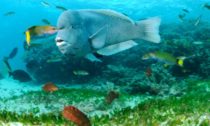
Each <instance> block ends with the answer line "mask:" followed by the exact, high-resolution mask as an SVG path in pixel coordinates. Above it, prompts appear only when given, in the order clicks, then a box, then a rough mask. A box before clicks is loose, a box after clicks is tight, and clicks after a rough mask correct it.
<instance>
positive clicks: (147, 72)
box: [145, 67, 152, 77]
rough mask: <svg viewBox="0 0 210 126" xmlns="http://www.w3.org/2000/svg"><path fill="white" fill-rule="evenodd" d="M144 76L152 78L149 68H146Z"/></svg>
mask: <svg viewBox="0 0 210 126" xmlns="http://www.w3.org/2000/svg"><path fill="white" fill-rule="evenodd" d="M145 74H146V76H147V77H150V76H152V69H151V68H150V67H147V69H146V71H145Z"/></svg>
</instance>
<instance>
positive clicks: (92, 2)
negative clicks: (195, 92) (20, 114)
mask: <svg viewBox="0 0 210 126" xmlns="http://www.w3.org/2000/svg"><path fill="white" fill-rule="evenodd" d="M43 2H47V3H48V4H49V5H44V4H43ZM205 3H208V4H209V5H210V0H0V5H1V6H0V28H1V32H0V40H1V42H0V75H1V74H2V73H3V72H4V71H5V65H4V63H3V62H2V59H3V58H4V57H5V56H8V55H9V54H10V52H11V51H12V49H13V48H15V47H18V53H17V55H16V56H15V57H14V58H13V59H12V60H10V61H9V63H10V65H11V66H12V69H13V70H16V69H21V70H25V71H27V72H28V74H29V75H30V76H32V78H33V79H32V80H33V81H31V82H29V83H26V85H24V83H19V82H18V81H16V80H14V79H12V77H7V76H6V77H5V76H4V77H5V79H2V78H3V77H0V92H1V90H2V92H3V91H4V92H7V95H5V96H8V99H9V97H12V95H16V94H15V93H14V91H13V90H15V91H16V92H18V93H17V94H18V95H22V94H23V95H22V96H20V97H19V98H20V99H21V98H22V97H23V96H24V95H25V94H26V95H25V96H26V97H27V96H28V99H26V101H24V100H25V99H24V100H23V102H26V107H25V106H24V105H23V106H22V105H19V104H22V101H21V100H22V99H21V100H19V101H18V100H17V105H16V104H12V105H11V103H10V102H9V100H10V99H9V100H7V101H8V102H7V101H6V100H5V101H6V102H5V103H7V104H5V103H4V101H3V100H2V101H0V107H2V106H1V105H4V106H6V107H8V108H9V107H10V105H11V108H13V109H12V110H14V111H15V110H16V107H17V108H18V109H17V111H22V110H21V109H22V108H21V107H23V108H24V107H25V108H27V109H28V108H30V107H31V106H27V102H28V103H29V104H32V107H31V108H30V109H31V110H33V107H34V106H35V107H36V105H37V106H39V103H40V104H41V105H42V104H45V106H47V107H48V100H47V99H45V95H46V94H44V95H43V96H40V97H44V98H43V99H41V98H39V95H37V94H42V93H43V92H44V91H43V90H44V89H43V87H42V86H43V85H44V84H45V82H48V81H50V82H51V81H52V82H53V81H55V84H56V85H57V86H58V87H59V86H60V87H61V88H66V89H68V88H72V87H73V88H75V87H76V88H78V89H79V91H81V90H84V88H83V87H87V89H91V90H94V91H101V92H102V93H104V92H108V91H110V90H114V88H116V87H117V88H119V92H120V90H123V91H124V92H123V91H122V92H123V93H125V92H126V93H128V92H129V95H128V96H127V94H126V93H125V94H126V97H127V98H128V99H125V101H126V100H127V101H126V103H124V101H123V100H122V99H123V98H122V99H121V100H122V102H121V101H120V102H119V101H118V102H119V103H118V104H114V105H113V106H111V105H110V106H108V107H107V108H109V109H110V110H112V109H115V107H114V106H120V107H122V106H123V107H128V106H134V104H135V105H137V104H139V103H140V102H141V101H143V100H144V99H150V98H153V97H154V98H156V96H158V97H159V96H160V97H162V96H165V97H168V96H175V97H176V96H177V97H179V96H182V95H184V94H185V93H186V92H185V89H187V88H188V87H187V86H188V85H187V84H188V79H192V80H193V79H194V80H196V79H198V80H199V79H200V80H202V79H203V80H204V79H209V74H210V72H209V70H210V65H209V61H210V55H209V54H210V53H208V52H210V51H209V48H208V47H209V42H210V38H209V37H210V36H208V35H209V33H203V31H202V30H205V31H207V32H208V31H210V29H209V28H206V29H205V27H208V26H209V24H210V10H209V9H207V8H204V7H203V5H204V4H205ZM56 6H61V7H64V8H67V9H71V10H75V9H111V10H115V11H118V12H120V13H123V14H125V15H127V16H128V17H130V18H132V19H133V20H136V21H137V20H141V19H145V18H149V17H154V16H158V17H160V18H161V20H162V21H161V26H160V35H161V39H162V41H163V42H162V43H160V44H156V45H153V44H151V43H149V44H151V45H149V44H148V43H146V44H143V46H142V45H141V46H142V47H143V48H142V49H139V48H141V47H137V48H134V49H133V50H131V53H130V52H129V51H127V52H126V51H125V53H124V54H123V53H120V54H119V55H118V54H116V55H114V56H110V57H105V58H104V57H103V58H104V59H103V61H104V62H102V63H92V62H89V61H88V60H84V59H82V60H81V61H80V60H75V62H72V61H71V59H70V60H68V58H66V59H64V60H63V61H60V62H58V65H57V64H56V63H57V62H56V63H52V64H50V63H49V64H48V63H46V61H47V59H48V57H47V56H44V58H43V59H42V60H40V62H39V63H37V64H38V65H37V64H36V65H34V66H33V63H34V62H32V65H31V66H30V67H29V68H28V69H27V67H26V64H29V63H26V62H24V59H27V58H28V59H30V56H31V55H32V54H33V53H36V52H33V51H31V52H30V51H28V52H29V53H28V54H30V55H28V57H27V58H26V57H25V56H26V55H25V54H26V52H27V51H26V50H24V48H23V43H24V41H25V34H24V32H25V31H26V30H27V29H28V28H29V27H31V26H34V25H46V24H45V23H44V22H43V21H42V19H47V20H48V21H49V22H50V24H51V25H52V26H56V24H57V20H58V17H59V16H60V15H61V14H62V12H63V11H62V10H59V9H58V8H56ZM183 9H186V10H187V11H189V12H185V13H186V17H185V19H184V21H181V20H180V18H179V17H178V15H179V14H183V13H184V12H183ZM10 11H13V12H15V14H13V15H8V16H5V13H7V12H10ZM201 15H202V18H201V22H202V23H203V24H202V23H200V24H201V25H198V26H194V25H192V22H191V24H190V21H193V22H195V21H196V19H197V18H198V17H199V16H201ZM166 24H169V26H170V25H171V29H172V30H171V31H170V27H169V26H167V25H166ZM173 24H176V26H177V27H179V28H180V29H181V30H179V29H176V27H174V26H175V25H174V26H173ZM177 24H179V25H177ZM185 25H186V26H187V27H184V26H185ZM164 26H166V27H164ZM192 26H193V27H192ZM164 28H165V29H164ZM182 28H183V29H182ZM187 28H189V29H192V30H188V29H187ZM167 32H168V33H167ZM182 33H183V35H182ZM176 37H177V38H176ZM197 38H198V39H197ZM200 38H201V39H200ZM202 39H203V40H202ZM197 41H199V42H203V43H204V44H203V43H202V44H200V43H199V42H197ZM173 42H174V43H173ZM182 42H186V45H185V44H183V43H182ZM187 42H188V44H189V43H190V45H188V44H187ZM193 42H197V43H194V45H193ZM53 43H54V44H55V42H54V41H53ZM180 43H181V44H180ZM141 44H142V43H141ZM147 44H148V45H147ZM164 44H165V45H164ZM176 44H177V45H176ZM139 45H140V44H139ZM171 45H172V46H171ZM173 46H175V47H173ZM54 47H56V46H54ZM147 47H148V48H147ZM179 47H180V48H179ZM56 48H57V47H56ZM135 49H136V50H135ZM137 49H138V50H137ZM161 49H162V50H163V51H168V52H170V54H172V55H174V56H186V57H187V58H189V59H190V58H192V60H193V63H191V62H190V61H191V59H190V60H189V62H188V63H189V66H188V65H186V66H182V67H180V66H178V65H177V64H173V67H171V66H170V65H168V64H163V63H159V62H158V60H157V61H156V60H154V61H153V60H148V61H144V60H142V59H141V56H142V55H144V54H145V53H148V52H149V51H153V50H158V51H159V50H161ZM43 50H44V49H43ZM46 50H47V49H46ZM162 50H161V51H162ZM48 51H49V50H48ZM50 51H51V52H53V51H52V50H50ZM56 51H57V52H58V50H56ZM59 54H61V53H60V52H59ZM43 55H44V54H43ZM49 55H50V54H49ZM35 56H36V55H34V57H35ZM118 56H119V57H118ZM31 57H32V56H31ZM34 57H33V58H34ZM33 58H31V59H32V60H31V59H30V60H28V61H36V60H37V59H38V58H40V57H37V59H36V58H34V59H33ZM175 58H177V57H175ZM187 58H186V59H187ZM197 58H198V59H199V60H197ZM42 63H44V64H42ZM69 64H70V65H72V66H70V65H69ZM200 64H202V65H200ZM167 65H168V66H167ZM174 66H175V67H174ZM77 69H78V70H80V69H81V70H84V71H85V72H87V73H86V74H87V76H86V75H84V76H77V75H74V72H73V71H74V70H77ZM34 71H35V72H34ZM177 71H178V72H177ZM180 71H181V72H180ZM145 73H146V74H145ZM4 74H5V73H4ZM150 74H151V75H150ZM6 75H8V73H6ZM179 82H180V83H179ZM81 83H82V84H81ZM208 83H209V81H207V82H206V85H207V86H206V89H205V90H204V89H202V90H201V91H204V92H205V91H206V92H208V93H209V88H208V87H209V86H208V85H209V84H208ZM10 84H11V85H10ZM80 84H81V85H80ZM83 84H86V85H85V86H84V85H83ZM150 84H151V85H150ZM8 85H9V86H8ZM72 85H73V86H72ZM110 85H111V86H110ZM204 85H205V84H204ZM68 86H69V87H68ZM71 86H72V87H71ZM74 86H75V87H74ZM115 86H116V87H115ZM129 86H130V87H129ZM60 87H59V88H60ZM110 87H111V88H110ZM105 88H106V89H105ZM109 88H110V89H109ZM80 89H81V90H80ZM10 90H11V92H12V93H11V92H10ZM58 90H60V89H58ZM117 90H118V89H117ZM27 91H38V92H35V93H34V94H33V93H32V95H30V93H29V94H27V93H26V92H27ZM76 91H77V90H76ZM76 91H75V92H76ZM173 91H174V92H175V93H174V92H173ZM4 92H3V93H2V94H4ZM8 92H9V93H8ZM66 92H67V93H66ZM66 92H64V94H62V92H59V91H58V93H61V95H58V96H59V97H57V96H56V98H57V99H56V98H53V97H52V98H51V100H52V101H51V103H52V104H51V105H52V106H53V105H55V106H56V105H57V101H58V100H61V102H60V103H58V105H57V106H56V107H57V108H56V107H55V108H53V107H52V109H51V108H49V107H48V109H49V110H50V111H52V112H54V109H55V110H56V111H57V112H58V113H60V111H61V110H62V109H63V108H62V107H63V106H64V105H75V106H76V107H78V108H79V109H82V110H83V108H85V107H83V106H86V104H87V108H88V107H90V108H91V107H92V108H93V109H94V110H98V109H99V110H100V106H97V105H98V101H100V102H103V101H102V100H104V94H103V96H101V94H100V95H98V94H97V95H98V96H96V100H95V101H94V100H93V99H94V98H93V97H95V94H91V93H92V92H90V96H89V95H87V99H85V100H86V101H85V100H81V101H79V100H80V98H76V96H77V93H74V92H73V93H72V92H70V91H69V92H68V91H66ZM171 92H172V93H171ZM24 93H25V94H24ZM36 93H37V94H36ZM68 93H69V94H68ZM80 93H81V94H80V96H83V97H84V98H85V97H86V96H85V95H84V94H82V92H80ZM123 93H122V94H123ZM5 94H6V93H5ZM66 94H67V95H66ZM78 94H79V93H78ZM136 94H137V95H136ZM33 95H34V96H35V98H36V97H38V98H37V99H38V100H40V99H41V100H40V101H36V99H35V98H34V96H33ZM53 95H54V94H52V96H53ZM62 95H66V96H68V97H63V96H62ZM91 95H94V96H91ZM120 95H121V94H120ZM123 95H124V94H123ZM135 95H136V96H135ZM2 96H4V95H2ZM32 96H33V98H34V99H33V100H34V101H32V102H31V98H30V97H32ZM147 96H148V97H147ZM46 97H48V96H46ZM72 97H75V99H76V100H75V99H74V98H72ZM97 97H98V98H99V100H98V101H97ZM117 97H118V96H117ZM120 97H121V96H120ZM124 97H125V96H124ZM134 97H135V99H132V98H134ZM65 98H66V99H65ZM71 98H72V99H73V100H72V99H71ZM88 98H89V99H90V100H93V102H90V103H89V101H88V100H89V99H88ZM0 99H1V97H0ZM17 99H18V97H17ZM77 99H79V100H77ZM12 100H14V99H12ZM62 100H63V101H62ZM74 100H75V101H77V102H74ZM129 100H130V101H129ZM14 101H15V100H14ZM12 102H13V101H12ZM33 102H34V103H33ZM36 102H37V103H36ZM132 102H133V103H132ZM67 103H68V104H67ZM70 103H71V104H70ZM96 103H97V104H96ZM34 104H36V105H34ZM88 105H89V106H88ZM39 107H40V106H39ZM47 107H46V108H47ZM123 107H122V108H123ZM41 108H42V107H41ZM2 109H3V108H0V110H2ZM6 109H7V108H6ZM27 109H26V110H27ZM88 109H89V108H88ZM102 109H106V107H105V108H103V107H102ZM118 109H119V108H118ZM8 110H9V109H8ZM23 110H24V109H23ZM94 110H92V111H94ZM119 110H121V108H120V109H119ZM40 111H42V109H40ZM104 111H105V110H102V112H104ZM43 112H45V111H43ZM85 112H86V113H88V114H89V115H91V114H92V113H91V112H90V111H89V110H87V111H85ZM172 112H173V110H172ZM0 114H1V113H0ZM55 114H57V113H55ZM186 115H187V114H186ZM129 118H130V117H129ZM180 118H181V117H180ZM0 124H1V120H0Z"/></svg>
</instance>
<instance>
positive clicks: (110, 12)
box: [88, 9, 135, 24]
mask: <svg viewBox="0 0 210 126" xmlns="http://www.w3.org/2000/svg"><path fill="white" fill-rule="evenodd" d="M88 11H91V12H95V13H99V14H104V15H108V16H112V17H116V18H119V19H121V20H125V21H128V22H130V23H132V24H135V22H134V21H133V20H132V19H130V18H129V17H128V16H126V15H124V14H122V13H119V12H117V11H113V10H109V9H99V10H88Z"/></svg>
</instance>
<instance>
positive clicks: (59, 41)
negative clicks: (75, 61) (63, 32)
mask: <svg viewBox="0 0 210 126" xmlns="http://www.w3.org/2000/svg"><path fill="white" fill-rule="evenodd" d="M55 41H56V46H57V47H58V49H59V50H60V51H61V53H63V54H65V53H66V52H67V50H68V48H69V46H70V44H69V43H68V42H67V41H65V40H63V39H61V38H60V37H57V38H56V39H55Z"/></svg>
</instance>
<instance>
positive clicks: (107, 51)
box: [97, 40, 138, 56]
mask: <svg viewBox="0 0 210 126" xmlns="http://www.w3.org/2000/svg"><path fill="white" fill-rule="evenodd" d="M136 45H138V44H137V43H136V42H134V41H133V40H129V41H125V42H121V43H119V44H114V45H110V46H107V47H105V48H102V49H99V50H98V51H97V53H98V54H100V55H104V56H110V55H113V54H116V53H119V52H122V51H124V50H127V49H130V48H132V47H134V46H136Z"/></svg>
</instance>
